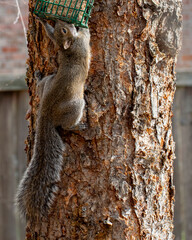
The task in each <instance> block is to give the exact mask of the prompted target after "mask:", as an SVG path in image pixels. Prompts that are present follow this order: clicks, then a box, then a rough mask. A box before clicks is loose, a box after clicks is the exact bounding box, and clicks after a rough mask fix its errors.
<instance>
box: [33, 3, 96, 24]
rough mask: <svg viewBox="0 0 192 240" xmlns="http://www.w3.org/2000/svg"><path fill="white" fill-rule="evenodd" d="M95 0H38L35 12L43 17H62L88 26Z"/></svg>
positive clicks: (67, 20)
mask: <svg viewBox="0 0 192 240" xmlns="http://www.w3.org/2000/svg"><path fill="white" fill-rule="evenodd" d="M93 3H94V0H37V2H36V5H35V10H34V13H35V14H36V15H37V16H38V17H41V18H47V19H53V20H55V19H60V20H62V21H66V22H69V23H73V24H75V26H77V27H85V28H87V27H88V25H87V24H88V20H89V18H90V15H91V9H92V7H93Z"/></svg>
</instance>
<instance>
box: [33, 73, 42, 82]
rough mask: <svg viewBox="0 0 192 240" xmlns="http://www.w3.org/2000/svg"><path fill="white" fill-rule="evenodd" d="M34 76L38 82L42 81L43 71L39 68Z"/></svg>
mask: <svg viewBox="0 0 192 240" xmlns="http://www.w3.org/2000/svg"><path fill="white" fill-rule="evenodd" d="M34 76H35V79H36V81H37V82H40V81H41V80H42V76H41V72H40V71H39V70H36V71H35V73H34Z"/></svg>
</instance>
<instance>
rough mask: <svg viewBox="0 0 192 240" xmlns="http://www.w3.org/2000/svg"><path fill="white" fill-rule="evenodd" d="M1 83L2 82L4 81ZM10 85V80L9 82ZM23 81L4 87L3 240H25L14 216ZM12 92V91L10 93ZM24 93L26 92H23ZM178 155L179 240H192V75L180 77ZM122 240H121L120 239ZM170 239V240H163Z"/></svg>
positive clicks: (0, 152)
mask: <svg viewBox="0 0 192 240" xmlns="http://www.w3.org/2000/svg"><path fill="white" fill-rule="evenodd" d="M0 82H1V81H0ZM5 82H7V81H5ZM24 89H25V87H24V85H23V81H22V84H20V83H19V81H12V84H11V85H9V84H8V85H7V84H5V83H4V85H3V87H2V86H1V84H0V90H1V92H0V240H24V238H25V237H24V229H25V227H24V224H22V223H21V222H20V221H19V219H18V218H17V217H16V215H15V213H14V207H13V199H14V194H15V191H16V187H17V185H18V182H19V179H21V176H22V174H23V171H24V169H25V167H26V156H25V152H24V148H25V145H24V141H25V139H26V136H27V121H26V120H25V114H26V111H27V108H28V102H29V100H28V94H27V92H26V90H25V91H23V90H24ZM10 90H12V91H10ZM21 90H22V91H21ZM173 130H174V139H175V142H176V156H177V159H176V160H175V163H174V164H175V169H174V170H175V173H174V180H175V185H176V204H175V230H174V231H175V235H176V240H190V239H192V208H191V202H192V154H191V151H190V150H191V149H192V74H190V73H189V74H186V73H185V74H184V73H181V74H178V87H177V91H176V96H175V103H174V118H173ZM119 240H120V239H119ZM163 240H166V239H163Z"/></svg>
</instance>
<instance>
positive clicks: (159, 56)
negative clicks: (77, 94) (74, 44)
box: [26, 0, 181, 240]
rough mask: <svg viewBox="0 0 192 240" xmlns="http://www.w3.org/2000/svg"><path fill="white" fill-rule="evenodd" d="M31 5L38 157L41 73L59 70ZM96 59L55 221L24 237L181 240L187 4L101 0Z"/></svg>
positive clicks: (72, 136)
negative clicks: (180, 127) (181, 59)
mask: <svg viewBox="0 0 192 240" xmlns="http://www.w3.org/2000/svg"><path fill="white" fill-rule="evenodd" d="M34 4H35V3H34V0H30V1H29V8H30V14H29V31H28V41H29V45H28V48H29V60H28V64H29V68H28V72H27V82H28V86H29V93H30V96H31V101H30V103H31V113H30V116H29V122H30V125H29V137H28V143H27V150H28V159H29V161H30V159H31V155H32V150H33V144H34V135H35V121H36V112H37V107H38V98H37V95H36V82H35V80H34V72H35V71H36V70H40V71H41V72H42V73H43V75H48V74H51V73H52V72H53V71H55V70H56V69H57V63H56V53H55V52H54V48H53V44H52V43H51V42H50V40H49V39H48V38H47V37H46V35H45V32H44V29H43V27H42V26H41V24H39V23H38V22H36V20H35V18H34V16H33V15H32V11H33V10H34ZM89 26H90V29H91V33H92V38H91V45H92V64H91V69H90V72H89V78H88V80H87V84H86V88H85V100H86V107H85V111H84V118H83V121H84V122H86V123H88V125H89V128H88V129H86V130H84V131H81V132H80V131H79V132H77V131H74V132H61V134H62V137H63V141H64V143H65V145H66V150H65V152H64V160H63V171H62V180H61V182H60V184H59V188H60V191H59V193H58V195H57V199H56V202H55V204H54V206H53V208H52V211H51V214H50V216H49V219H48V220H43V221H42V222H41V224H36V223H30V222H28V224H27V233H26V239H27V240H29V239H69V240H73V239H74V240H76V239H90V240H93V239H97V240H99V239H102V240H104V239H106V240H111V239H116V240H123V239H133V240H134V239H159V240H160V239H161V240H170V239H173V233H172V231H173V201H174V186H173V158H174V142H173V139H172V127H171V117H172V102H173V97H174V92H175V72H174V69H175V62H176V55H177V51H178V49H179V47H180V32H181V0H170V1H166V0H130V1H127V0H121V1H120V0H111V1H108V0H102V1H101V0H98V1H95V7H94V10H93V13H92V18H91V20H90V24H89Z"/></svg>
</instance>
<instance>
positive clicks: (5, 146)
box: [0, 92, 28, 240]
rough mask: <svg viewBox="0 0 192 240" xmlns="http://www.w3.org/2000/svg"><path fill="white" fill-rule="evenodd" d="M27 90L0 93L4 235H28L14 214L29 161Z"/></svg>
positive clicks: (7, 238) (6, 239)
mask: <svg viewBox="0 0 192 240" xmlns="http://www.w3.org/2000/svg"><path fill="white" fill-rule="evenodd" d="M27 105H28V97H27V93H26V92H6V93H3V92H2V93H0V116H1V118H0V133H1V134H0V212H1V214H0V239H3V240H13V239H15V240H21V239H24V233H23V229H24V226H23V224H21V223H20V222H19V220H18V219H17V218H16V216H15V214H14V206H13V199H14V195H15V191H16V187H17V185H18V180H19V179H20V178H21V175H22V172H23V169H24V167H25V165H26V160H25V153H24V140H25V138H26V136H27V122H26V120H25V112H26V108H27Z"/></svg>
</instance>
